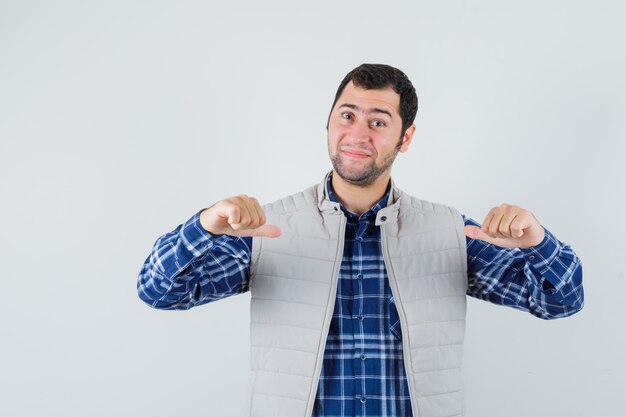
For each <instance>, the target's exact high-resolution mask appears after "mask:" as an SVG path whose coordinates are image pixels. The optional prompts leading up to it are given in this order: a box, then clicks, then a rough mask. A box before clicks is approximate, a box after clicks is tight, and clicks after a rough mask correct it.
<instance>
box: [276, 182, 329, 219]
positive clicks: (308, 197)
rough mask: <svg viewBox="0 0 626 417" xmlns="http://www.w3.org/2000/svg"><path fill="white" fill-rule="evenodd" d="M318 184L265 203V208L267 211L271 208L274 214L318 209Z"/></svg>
mask: <svg viewBox="0 0 626 417" xmlns="http://www.w3.org/2000/svg"><path fill="white" fill-rule="evenodd" d="M318 186H319V185H318V184H314V185H311V186H309V187H307V188H305V189H304V190H302V191H298V192H296V193H293V194H290V195H287V196H285V197H282V198H280V199H278V200H276V201H273V202H271V203H268V204H265V206H264V209H265V210H266V212H267V211H268V210H269V211H271V212H273V213H274V214H288V213H294V212H298V211H309V210H314V211H317V210H318V209H317V207H318V198H317V190H318Z"/></svg>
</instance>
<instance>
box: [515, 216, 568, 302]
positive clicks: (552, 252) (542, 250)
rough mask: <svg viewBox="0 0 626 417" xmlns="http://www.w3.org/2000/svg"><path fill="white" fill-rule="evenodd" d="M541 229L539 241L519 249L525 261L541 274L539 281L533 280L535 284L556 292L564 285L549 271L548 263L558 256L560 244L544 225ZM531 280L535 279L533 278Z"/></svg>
mask: <svg viewBox="0 0 626 417" xmlns="http://www.w3.org/2000/svg"><path fill="white" fill-rule="evenodd" d="M543 230H544V231H545V236H544V237H543V240H542V241H541V242H540V243H538V244H537V245H535V246H530V247H528V248H520V251H521V253H522V254H523V255H524V258H525V259H526V263H527V264H528V265H529V266H531V267H533V269H534V270H536V271H538V272H539V273H540V274H541V279H540V281H539V282H535V284H536V285H538V286H539V288H542V289H544V290H549V291H550V292H556V291H558V290H559V289H560V288H562V287H563V285H565V282H564V281H562V280H559V279H557V278H556V277H554V276H553V274H550V273H549V272H550V264H551V263H552V262H553V261H554V260H555V259H556V257H557V256H558V253H559V250H560V249H561V245H560V243H559V241H558V239H557V238H556V236H554V235H553V234H552V232H550V231H549V230H548V229H546V228H545V227H544V228H543ZM531 276H533V277H534V274H531ZM533 281H535V280H534V279H533Z"/></svg>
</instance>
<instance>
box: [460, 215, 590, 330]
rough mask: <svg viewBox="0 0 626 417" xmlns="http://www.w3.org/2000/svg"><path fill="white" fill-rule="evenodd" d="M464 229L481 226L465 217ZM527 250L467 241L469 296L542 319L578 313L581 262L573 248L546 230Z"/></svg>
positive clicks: (580, 297)
mask: <svg viewBox="0 0 626 417" xmlns="http://www.w3.org/2000/svg"><path fill="white" fill-rule="evenodd" d="M463 218H464V221H465V225H466V226H478V227H480V224H478V223H477V222H475V221H474V220H472V219H470V218H466V217H465V216H463ZM544 230H545V236H544V238H543V240H542V241H541V242H540V243H538V244H537V245H534V246H530V247H527V248H505V247H498V246H496V245H494V244H491V243H487V242H485V241H483V240H479V239H473V238H471V237H467V238H466V240H467V275H468V290H467V294H468V295H470V296H472V297H476V298H480V299H482V300H487V301H490V302H492V303H496V304H501V305H505V306H510V307H514V308H518V309H521V310H524V311H527V312H530V313H531V314H533V315H535V316H537V317H539V318H542V319H555V318H560V317H567V316H570V315H572V314H574V313H576V312H578V311H580V309H582V307H583V304H584V292H583V286H582V264H581V261H580V259H579V258H578V256H577V255H576V253H575V252H574V250H573V249H572V248H571V247H570V246H569V245H567V244H565V243H563V242H560V241H559V240H558V239H557V238H556V237H555V236H554V235H553V234H552V233H551V232H549V231H548V230H547V229H545V228H544Z"/></svg>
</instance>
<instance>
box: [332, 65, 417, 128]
mask: <svg viewBox="0 0 626 417" xmlns="http://www.w3.org/2000/svg"><path fill="white" fill-rule="evenodd" d="M350 81H352V83H353V84H354V85H355V86H356V87H360V88H363V89H365V90H382V89H385V88H392V89H393V90H394V91H395V92H396V93H398V94H399V95H400V107H399V109H398V110H399V113H400V117H401V119H402V133H404V132H406V130H407V129H408V127H409V126H411V125H412V124H413V121H414V120H415V115H416V114H417V94H416V93H415V88H414V87H413V84H412V83H411V80H409V77H407V76H406V74H405V73H403V72H402V71H400V70H399V69H397V68H394V67H392V66H390V65H385V64H361V65H359V66H358V67H356V68H355V69H353V70H352V71H350V72H349V73H347V74H346V76H345V77H344V78H343V80H342V81H341V83H340V84H339V87H338V88H337V92H336V93H335V101H333V105H332V106H331V112H332V109H333V108H334V107H335V104H337V100H338V99H339V97H340V96H341V93H342V92H343V90H344V89H345V88H346V85H348V83H349V82H350ZM328 118H329V119H330V115H329V117H328ZM326 129H328V123H327V124H326Z"/></svg>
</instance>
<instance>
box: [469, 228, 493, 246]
mask: <svg viewBox="0 0 626 417" xmlns="http://www.w3.org/2000/svg"><path fill="white" fill-rule="evenodd" d="M464 231H465V236H467V237H469V238H472V239H477V240H482V241H484V242H487V243H494V242H495V239H496V238H494V237H491V236H489V235H488V234H487V233H485V231H484V230H483V229H481V228H480V227H478V226H465V227H464Z"/></svg>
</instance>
